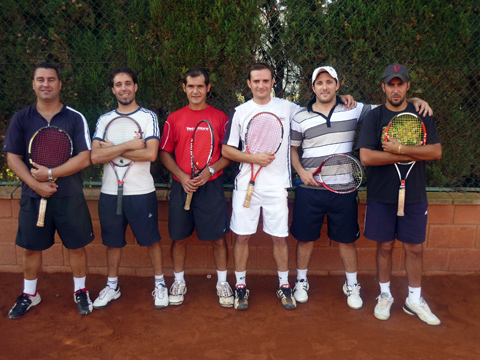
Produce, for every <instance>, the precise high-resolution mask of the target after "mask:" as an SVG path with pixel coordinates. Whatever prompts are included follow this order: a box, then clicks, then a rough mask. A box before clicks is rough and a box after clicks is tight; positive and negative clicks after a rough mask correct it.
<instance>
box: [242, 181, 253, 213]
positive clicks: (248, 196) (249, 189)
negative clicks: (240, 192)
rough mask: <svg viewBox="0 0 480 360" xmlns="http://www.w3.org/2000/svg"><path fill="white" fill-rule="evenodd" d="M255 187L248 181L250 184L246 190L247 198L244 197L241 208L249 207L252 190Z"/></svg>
mask: <svg viewBox="0 0 480 360" xmlns="http://www.w3.org/2000/svg"><path fill="white" fill-rule="evenodd" d="M254 187H255V183H252V182H251V181H250V184H249V185H248V189H247V196H246V197H245V202H244V203H243V206H244V207H246V208H249V207H250V200H251V199H252V194H253V188H254Z"/></svg>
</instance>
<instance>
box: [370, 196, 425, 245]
mask: <svg viewBox="0 0 480 360" xmlns="http://www.w3.org/2000/svg"><path fill="white" fill-rule="evenodd" d="M427 207H428V203H427V202H426V201H424V202H421V203H416V204H405V216H397V208H398V206H397V204H385V203H381V202H376V201H367V211H366V214H365V230H364V235H365V237H366V238H367V239H370V240H374V241H378V242H388V241H392V240H394V239H395V238H396V239H397V240H399V241H401V242H403V243H407V244H422V243H423V242H425V236H426V234H427Z"/></svg>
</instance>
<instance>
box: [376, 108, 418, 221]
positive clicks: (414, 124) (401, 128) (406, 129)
mask: <svg viewBox="0 0 480 360" xmlns="http://www.w3.org/2000/svg"><path fill="white" fill-rule="evenodd" d="M387 136H388V137H389V138H390V139H392V140H396V141H398V142H399V143H400V144H402V145H405V146H415V145H417V144H419V143H421V144H422V145H425V144H426V143H427V130H426V129H425V124H424V123H423V121H422V120H421V119H420V118H419V117H418V116H417V115H415V114H412V113H402V114H399V115H396V116H394V117H393V118H392V120H390V123H389V124H388V125H387V128H386V129H385V141H388V139H387ZM398 165H407V166H408V165H409V166H410V168H409V169H408V171H407V173H406V174H405V178H403V177H402V174H401V172H400V169H399V167H398ZM414 165H415V161H407V162H398V163H396V164H395V169H396V170H397V173H398V178H399V179H400V188H399V190H398V209H397V216H404V215H405V181H406V180H407V178H408V175H409V174H410V171H411V170H412V168H413V166H414Z"/></svg>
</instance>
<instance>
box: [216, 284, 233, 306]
mask: <svg viewBox="0 0 480 360" xmlns="http://www.w3.org/2000/svg"><path fill="white" fill-rule="evenodd" d="M217 295H218V301H219V302H220V305H222V306H223V307H232V306H233V291H232V288H231V287H230V285H229V284H228V282H226V281H221V282H219V283H218V284H217Z"/></svg>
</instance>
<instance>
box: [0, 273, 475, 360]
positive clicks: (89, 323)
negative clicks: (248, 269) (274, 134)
mask: <svg viewBox="0 0 480 360" xmlns="http://www.w3.org/2000/svg"><path fill="white" fill-rule="evenodd" d="M22 278H23V276H22V274H14V273H0V306H1V319H0V324H1V326H0V339H1V343H2V346H0V359H2V360H3V359H89V360H91V359H112V360H116V359H172V360H174V359H243V360H267V359H287V358H289V359H327V360H328V359H436V360H438V359H442V360H445V359H479V358H480V307H479V304H480V277H479V276H473V275H465V276H430V277H425V278H424V283H423V289H424V295H425V297H426V299H427V301H428V303H429V304H430V305H431V308H432V310H433V311H434V313H435V314H436V315H438V317H439V318H440V319H441V320H442V324H441V325H440V326H429V325H426V324H424V323H423V322H421V321H420V320H418V319H417V318H415V317H413V316H409V315H407V314H405V313H404V312H403V311H402V309H401V307H402V305H403V302H404V299H405V296H406V294H405V293H406V290H405V289H406V280H405V278H404V277H394V278H393V279H392V292H393V295H394V297H395V300H396V302H395V303H394V304H393V307H392V315H391V318H390V319H389V320H388V321H379V320H377V319H375V318H374V316H373V308H374V306H375V304H376V300H375V297H376V296H377V295H378V288H377V287H378V286H377V283H376V280H375V278H374V276H372V275H360V281H361V286H362V291H361V293H362V297H363V300H364V306H363V308H362V309H360V310H352V309H350V308H349V307H348V306H347V304H346V300H345V296H344V295H343V293H342V291H341V286H342V283H343V281H344V279H343V277H340V276H311V277H309V280H310V283H311V290H310V292H309V296H310V300H309V302H308V303H306V304H300V305H299V306H298V307H297V309H295V310H290V311H288V310H284V309H283V308H282V306H281V304H280V301H279V300H278V299H277V298H276V295H275V287H276V284H277V279H276V277H274V276H256V275H250V276H248V277H247V282H248V284H249V287H250V290H251V301H250V307H249V309H248V310H246V311H243V312H242V311H235V310H234V309H232V308H230V309H225V308H222V307H220V305H218V298H217V296H216V294H215V292H214V286H215V282H216V275H213V276H212V277H211V278H207V277H206V276H199V275H197V276H189V275H188V274H187V276H186V280H187V284H188V293H187V295H186V297H185V302H184V304H183V305H181V306H178V307H173V306H171V307H168V308H166V309H164V310H156V309H155V308H154V307H153V300H152V297H151V295H150V294H151V291H152V290H153V284H152V282H153V280H152V279H151V278H150V277H127V276H122V277H121V278H120V285H121V290H122V296H121V297H120V299H118V300H117V301H114V302H112V303H111V304H110V305H109V306H108V307H107V308H106V309H103V310H94V311H93V312H92V314H90V315H87V316H81V315H79V314H78V313H77V312H76V307H75V304H74V303H73V295H72V289H71V288H72V278H71V275H70V274H65V273H42V274H41V275H40V278H39V285H38V289H39V293H40V294H41V296H42V302H41V303H40V304H39V305H38V306H36V307H34V308H32V309H31V310H30V311H29V312H28V313H27V314H26V315H25V317H24V318H22V319H20V320H9V319H8V318H7V313H8V311H9V310H10V308H11V306H13V303H14V301H15V298H16V297H17V296H18V294H19V293H20V292H21V286H22ZM229 280H230V282H231V283H232V281H233V278H229ZM171 281H172V279H171V278H167V283H168V284H170V283H171ZM104 282H105V278H104V277H103V276H101V275H89V276H88V278H87V285H88V288H89V290H90V292H91V297H92V298H93V299H94V298H95V297H96V296H97V294H98V292H99V291H100V290H101V289H102V287H103V286H104Z"/></svg>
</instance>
